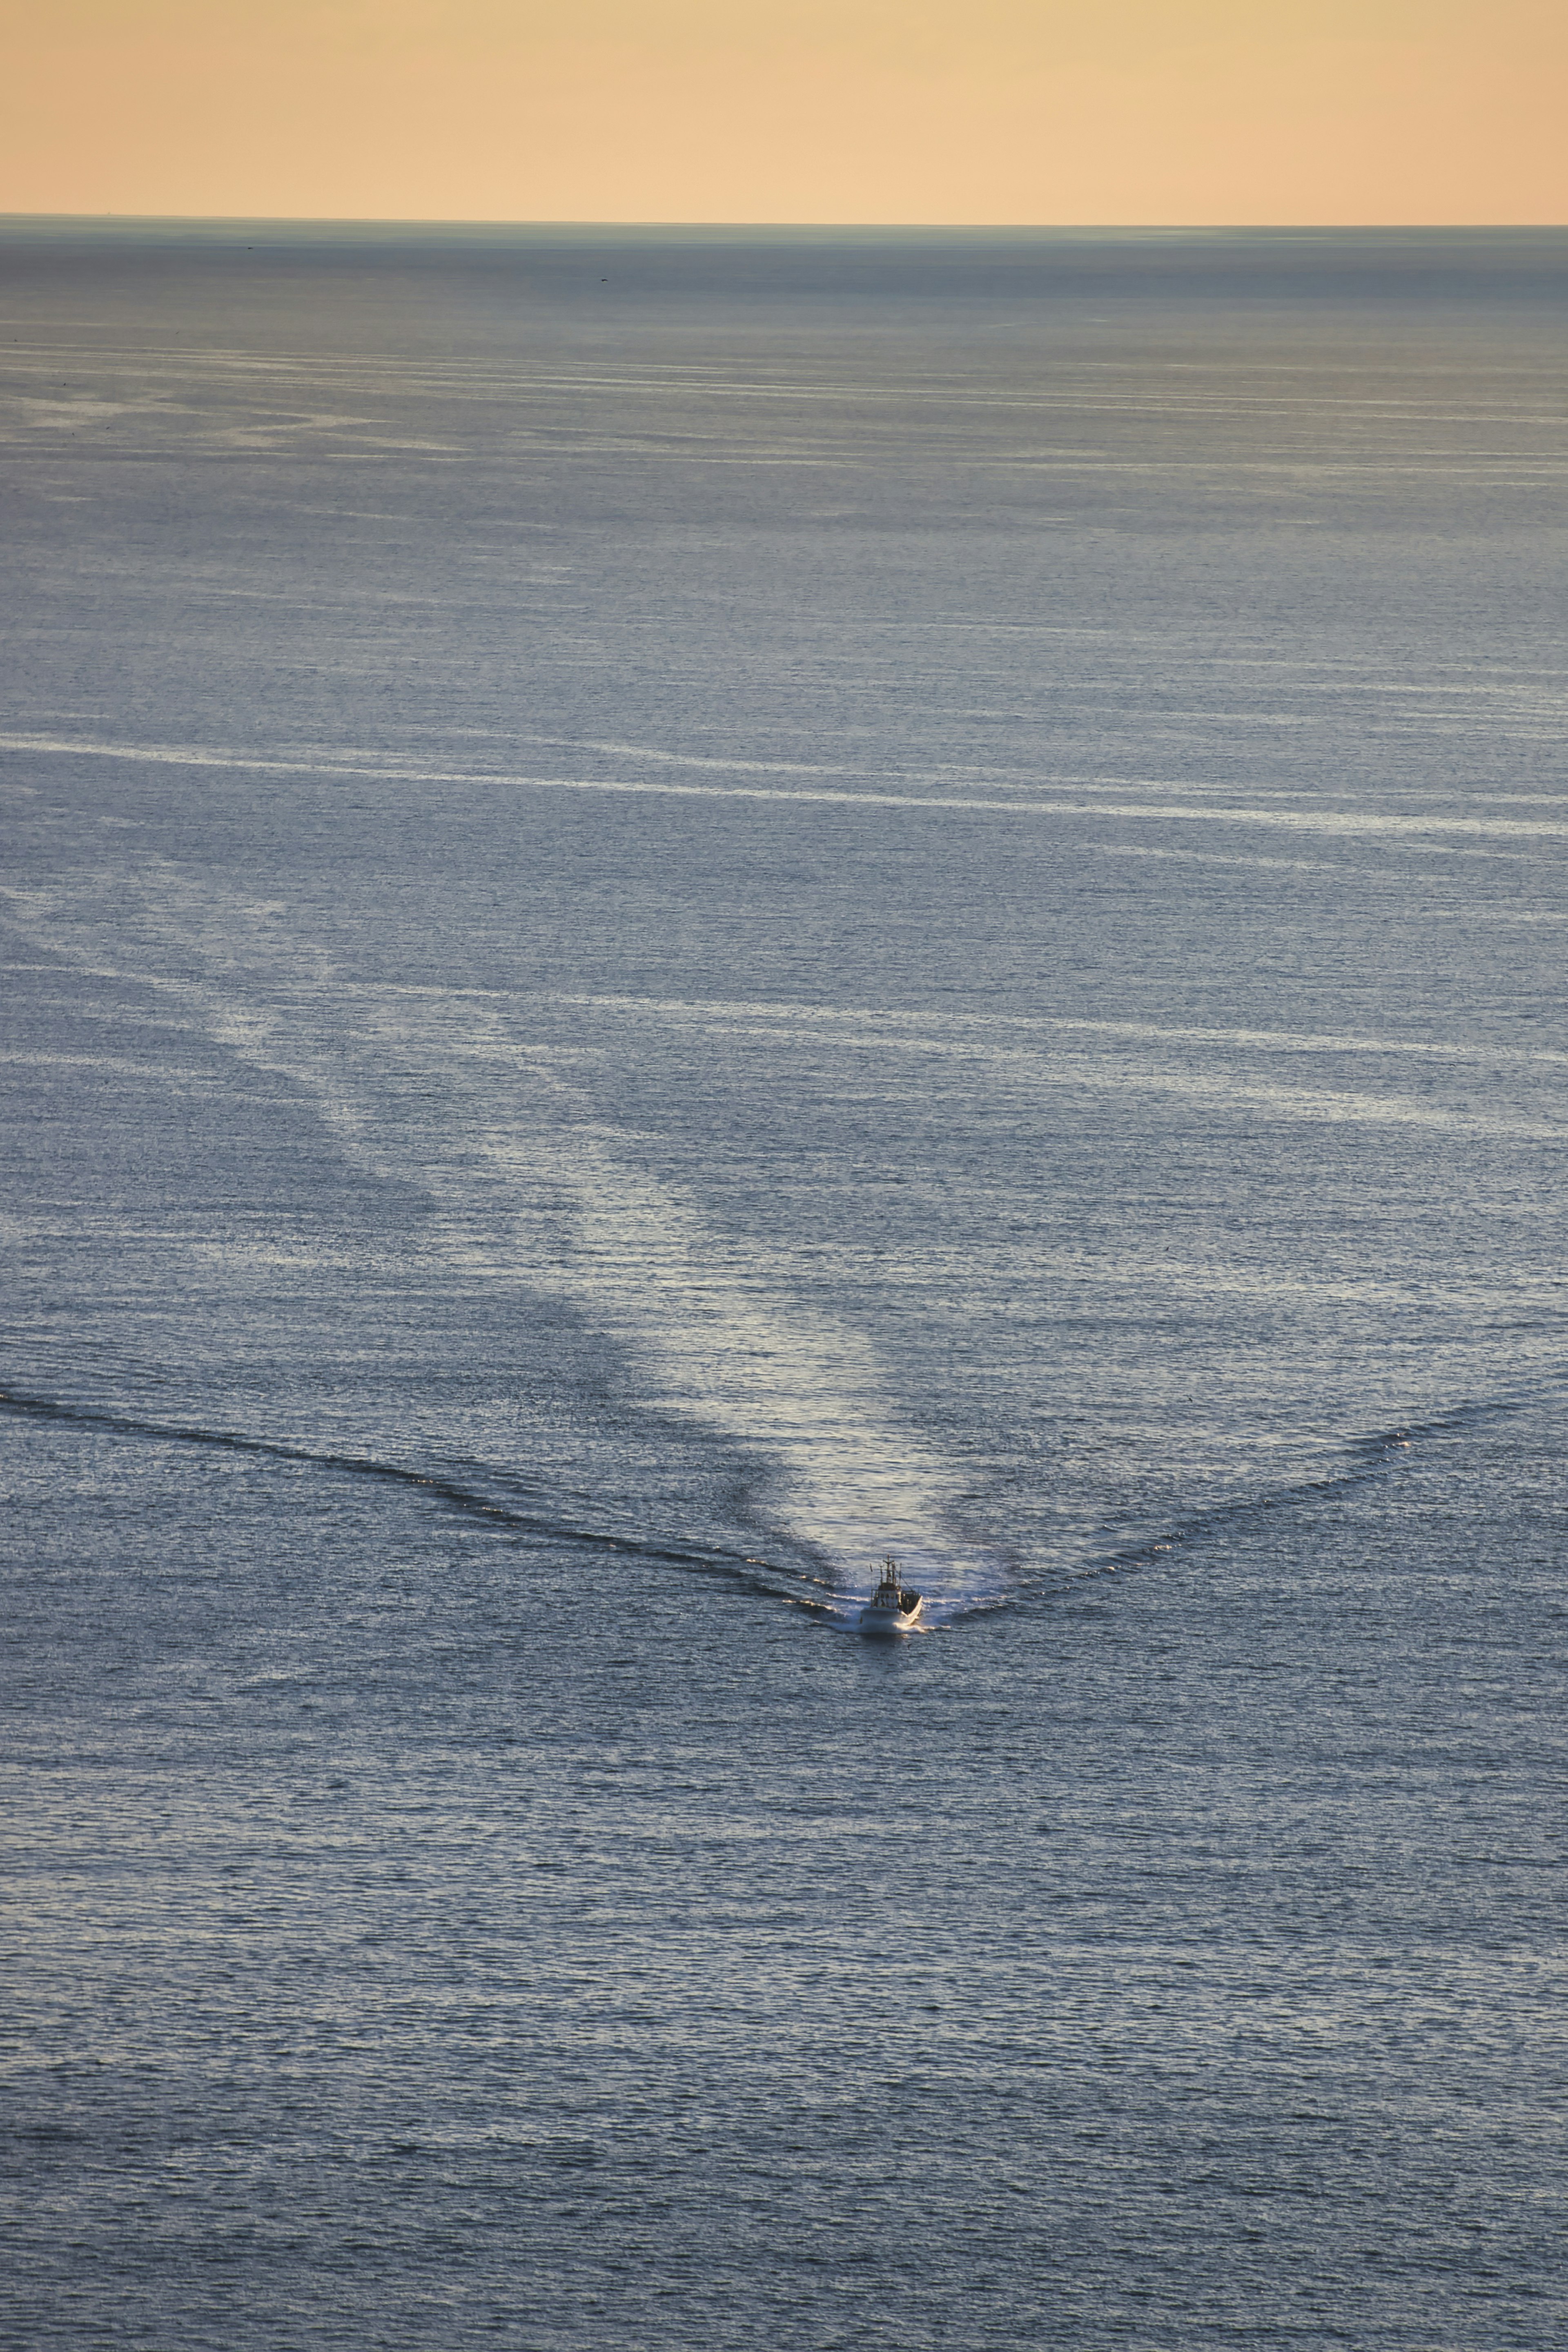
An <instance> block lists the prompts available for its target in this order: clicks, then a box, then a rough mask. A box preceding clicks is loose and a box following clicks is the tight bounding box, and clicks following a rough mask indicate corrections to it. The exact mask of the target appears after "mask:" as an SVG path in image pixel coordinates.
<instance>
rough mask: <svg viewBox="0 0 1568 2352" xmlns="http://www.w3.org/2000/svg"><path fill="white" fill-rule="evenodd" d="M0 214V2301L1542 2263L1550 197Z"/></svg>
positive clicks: (1555, 604) (570, 2346)
mask: <svg viewBox="0 0 1568 2352" xmlns="http://www.w3.org/2000/svg"><path fill="white" fill-rule="evenodd" d="M0 281H3V285H0V364H3V370H4V373H5V378H6V388H7V401H6V408H5V427H4V442H3V466H4V484H5V514H6V518H7V526H6V530H5V566H6V572H7V578H8V582H9V586H8V592H7V594H6V598H5V613H6V616H7V617H6V625H5V647H6V661H5V675H6V681H7V691H6V695H5V709H4V714H3V719H0V795H3V805H4V842H5V856H4V876H3V881H4V897H3V898H0V911H3V912H4V917H5V935H4V943H3V944H4V957H5V1049H4V1050H5V1079H6V1097H7V1106H8V1111H7V1118H6V1120H5V1142H4V1149H5V1186H4V1192H3V1194H0V1238H3V1240H4V1244H5V1305H4V1310H3V1346H0V1442H3V1446H4V1465H5V1520H4V1527H5V1535H4V1555H5V1564H6V1580H5V1591H6V1597H7V1598H6V1634H5V1653H4V1669H3V1673H4V1688H5V1708H4V1718H3V1719H4V1764H5V1787H6V1790H7V1794H6V1799H5V1821H6V1830H5V1849H6V1854H7V1865H6V1866H7V1877H8V1897H7V1917H8V1929H7V1950H8V1958H7V1962H6V1972H5V1983H6V1994H5V2008H4V2016H3V2025H0V2035H3V2041H4V2048H5V2062H4V2063H5V2085H6V2091H5V2113H6V2116H7V2118H8V2120H7V2122H6V2124H5V2134H4V2148H5V2190H4V2198H5V2215H6V2219H5V2238H6V2242H7V2244H8V2248H9V2252H8V2255H7V2258H6V2262H5V2273H4V2278H3V2280H0V2326H3V2328H4V2331H5V2335H6V2340H7V2341H10V2342H13V2343H15V2344H16V2345H17V2346H18V2347H28V2352H33V2347H40V2352H41V2347H98V2346H114V2347H147V2352H193V2347H214V2352H264V2348H265V2352H327V2347H353V2352H369V2347H386V2352H414V2348H415V2347H419V2348H420V2352H448V2347H450V2352H468V2347H478V2346H486V2347H489V2346H497V2347H507V2348H508V2352H590V2347H591V2352H622V2347H623V2348H624V2352H632V2347H637V2352H689V2347H714V2352H753V2347H755V2352H836V2347H884V2346H885V2347H894V2346H896V2347H899V2348H900V2352H912V2347H944V2352H971V2347H975V2352H977V2347H1035V2346H1040V2347H1061V2352H1101V2347H1149V2352H1154V2348H1155V2347H1157V2352H1217V2347H1254V2346H1257V2347H1264V2346H1269V2347H1272V2346H1281V2347H1292V2352H1318V2347H1331V2346H1346V2345H1348V2346H1353V2347H1358V2352H1396V2347H1398V2352H1483V2347H1484V2348H1485V2352H1501V2347H1517V2352H1543V2347H1546V2346H1548V2345H1550V2344H1552V2343H1554V2342H1557V2341H1560V2340H1562V2338H1563V2335H1564V2332H1565V2330H1568V2285H1565V2281H1564V2269H1563V2242H1564V2236H1565V2233H1568V2213H1565V2210H1564V2206H1565V2201H1568V2200H1565V2197H1564V2189H1565V2178H1568V2168H1565V2166H1564V2148H1563V2115H1564V2111H1565V2103H1568V2063H1565V2047H1564V2045H1565V2038H1568V2037H1565V2032H1564V2019H1565V2008H1564V2000H1563V1995H1564V1978H1565V1973H1568V1971H1565V1968H1564V1923H1565V1910H1564V1902H1563V1853H1564V1834H1563V1789H1564V1764H1565V1761H1568V1756H1565V1750H1568V1730H1565V1715H1564V1705H1563V1701H1564V1688H1563V1684H1564V1673H1563V1669H1564V1658H1565V1650H1568V1641H1565V1632H1568V1617H1565V1608H1564V1586H1563V1543H1564V1503H1565V1500H1568V1491H1565V1490H1568V1476H1565V1472H1564V1467H1563V1453H1564V1448H1563V1403H1564V1396H1565V1372H1568V1356H1565V1348H1564V1338H1565V1309H1568V1296H1565V1288H1564V1267H1565V1258H1568V1249H1565V1242H1568V1234H1565V1230H1564V1223H1565V1220H1564V1192H1563V1142H1564V1139H1565V1137H1568V1115H1565V1102H1564V1083H1563V1082H1564V1077H1565V1075H1568V1039H1565V1037H1564V1034H1563V1021H1562V1017H1561V1015H1562V1003H1563V984H1562V974H1563V950H1564V946H1565V943H1568V942H1565V938H1564V931H1563V922H1564V917H1565V913H1568V901H1565V898H1564V894H1563V887H1562V873H1563V853H1564V847H1565V845H1568V787H1565V786H1564V782H1563V768H1562V761H1561V745H1562V740H1563V714H1564V684H1565V677H1568V663H1565V661H1564V656H1563V636H1562V580H1563V521H1564V514H1563V487H1564V478H1565V475H1568V440H1565V436H1564V412H1563V362H1564V335H1563V297H1564V294H1565V292H1568V232H1563V231H1538V232H1527V231H1517V232H1500V231H1489V232H1484V233H1483V232H1479V231H1478V232H1473V233H1465V232H1458V231H1451V232H1450V231H1435V230H1434V231H1422V232H1400V233H1396V232H1373V231H1364V232H1359V233H1354V234H1352V233H1348V232H1334V233H1322V234H1309V233H1306V232H1294V233H1285V232H1280V233H1264V232H1257V233H1251V234H1240V233H1219V232H1214V233H1208V234H1198V233H1191V234H1163V235H1156V234H1154V233H1147V234H1144V233H1133V232H1124V233H1104V234H1100V235H1091V234H1088V233H1071V234H1070V233H1061V234H1060V235H1054V236H1053V235H1050V234H1046V233H1044V232H1040V233H1025V232H1021V231H1019V232H1013V233H1000V232H998V233H996V234H994V235H993V234H982V233H979V232H971V233H963V234H958V233H951V234H943V233H939V232H935V231H933V232H907V233H894V232H871V231H864V232H844V233H829V232H809V231H799V232H790V231H782V230H780V231H774V232H765V231H755V232H742V231H736V232H723V231H706V232H704V231H690V232H676V231H659V230H645V231H635V230H626V231H612V230H588V229H582V230H571V229H553V230H551V229H540V230H533V231H526V230H516V231H509V230H500V229H495V230H481V229H476V230H471V231H464V230H459V229H450V230H428V229H425V230H422V229H418V228H397V227H395V226H394V227H387V228H380V229H375V228H361V229H353V228H333V227H312V226H308V225H294V226H288V225H285V226H278V225H267V224H262V225H257V224H245V223H232V224H221V223H220V224H207V225H180V224H161V225H160V224H138V223H133V222H131V223H118V224H100V225H96V226H95V225H91V224H80V223H76V224H73V223H68V222H58V223H37V222H35V223H27V222H12V223H10V224H8V225H4V226H3V227H0ZM888 1554H892V1555H894V1556H895V1557H896V1559H898V1561H899V1562H900V1564H901V1567H902V1570H903V1573H904V1579H905V1580H906V1582H909V1583H912V1584H914V1585H915V1586H916V1587H917V1588H918V1589H919V1591H921V1592H922V1593H923V1594H924V1595H925V1604H924V1607H923V1611H922V1615H921V1621H920V1625H919V1627H918V1629H917V1630H916V1631H915V1632H914V1633H911V1634H910V1635H908V1636H907V1637H906V1638H904V1639H902V1640H898V1641H894V1642H891V1643H874V1642H870V1641H867V1640H865V1639H863V1638H862V1637H861V1635H860V1633H859V1632H858V1627H857V1616H858V1610H859V1608H860V1606H861V1604H862V1602H863V1601H864V1600H865V1598H866V1596H867V1594H868V1592H869V1591H870V1588H871V1586H872V1585H873V1582H874V1580H875V1577H876V1572H877V1567H878V1563H879V1561H880V1560H881V1559H882V1558H883V1556H884V1555H888Z"/></svg>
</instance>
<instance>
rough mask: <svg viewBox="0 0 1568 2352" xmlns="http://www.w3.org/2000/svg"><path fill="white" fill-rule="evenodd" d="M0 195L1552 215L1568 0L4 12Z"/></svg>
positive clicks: (109, 203)
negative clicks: (1483, 3) (1479, 3)
mask: <svg viewBox="0 0 1568 2352" xmlns="http://www.w3.org/2000/svg"><path fill="white" fill-rule="evenodd" d="M0 36H3V39H4V56H5V75H4V78H3V82H0V211H5V212H51V213H58V212H65V213H141V214H183V215H193V214H194V215H201V214H207V215H213V214H216V215H248V216H251V217H257V216H264V215H266V216H275V217H276V216H289V215H292V216H304V217H316V218H322V217H329V218H340V219H341V218H361V219H377V218H383V219H384V218H392V219H434V220H618V221H648V220H671V221H675V220H679V221H800V222H826V221H844V222H851V221H863V222H921V221H930V222H938V221H940V222H954V223H964V222H1039V223H1051V224H1062V225H1067V224H1086V223H1107V224H1109V223H1142V222H1148V223H1183V222H1193V223H1246V222H1256V223H1282V224H1298V223H1314V222H1322V223H1354V222H1388V223H1411V222H1437V223H1443V222H1474V223H1478V224H1480V223H1506V222H1563V221H1564V220H1568V135H1565V133H1564V130H1563V112H1564V98H1565V96H1568V0H1485V5H1478V0H1354V5H1353V0H250V5H246V0H0Z"/></svg>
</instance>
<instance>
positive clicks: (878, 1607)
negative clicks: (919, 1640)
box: [860, 1559, 921, 1633]
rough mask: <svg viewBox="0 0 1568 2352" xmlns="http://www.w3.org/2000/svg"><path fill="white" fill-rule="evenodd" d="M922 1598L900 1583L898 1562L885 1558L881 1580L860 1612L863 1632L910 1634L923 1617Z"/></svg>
mask: <svg viewBox="0 0 1568 2352" xmlns="http://www.w3.org/2000/svg"><path fill="white" fill-rule="evenodd" d="M920 1606H921V1603H920V1595H919V1593H918V1592H911V1591H907V1590H906V1588H905V1587H904V1585H902V1584H900V1582H899V1580H898V1562H897V1561H896V1560H895V1559H884V1560H883V1564H882V1580H881V1582H880V1583H879V1584H878V1586H877V1588H876V1591H874V1592H873V1594H872V1596H871V1599H870V1600H869V1601H867V1602H866V1605H865V1607H864V1608H863V1609H862V1611H861V1618H860V1624H861V1632H862V1633H908V1631H909V1629H910V1627H911V1626H912V1625H913V1624H914V1622H915V1619H916V1618H917V1617H918V1616H919V1614H920Z"/></svg>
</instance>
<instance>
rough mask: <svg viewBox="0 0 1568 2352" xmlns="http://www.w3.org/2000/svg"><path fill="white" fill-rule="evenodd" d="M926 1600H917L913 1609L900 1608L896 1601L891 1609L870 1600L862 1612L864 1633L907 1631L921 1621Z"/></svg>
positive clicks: (862, 1630)
mask: <svg viewBox="0 0 1568 2352" xmlns="http://www.w3.org/2000/svg"><path fill="white" fill-rule="evenodd" d="M924 1607H925V1603H924V1601H916V1602H915V1606H914V1608H913V1609H900V1608H899V1607H898V1605H897V1603H896V1602H895V1603H894V1606H893V1607H892V1608H891V1609H883V1608H879V1607H878V1606H877V1604H876V1602H875V1601H867V1603H866V1605H865V1607H864V1608H863V1609H862V1611H861V1613H860V1629H861V1632H862V1633H909V1632H911V1631H912V1630H913V1628H914V1627H915V1625H916V1624H917V1623H918V1622H919V1619H920V1612H921V1610H922V1609H923V1608H924Z"/></svg>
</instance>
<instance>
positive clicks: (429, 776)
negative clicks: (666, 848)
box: [0, 734, 1568, 842]
mask: <svg viewBox="0 0 1568 2352" xmlns="http://www.w3.org/2000/svg"><path fill="white" fill-rule="evenodd" d="M0 751H29V752H32V753H34V754H36V755H45V756H48V757H52V758H53V757H59V758H71V759H104V760H124V761H131V762H134V763H140V764H143V765H152V766H162V767H184V768H214V769H234V770H243V771H244V772H246V773H247V774H252V775H278V776H320V777H324V778H327V779H329V780H335V781H339V782H361V783H420V784H446V785H471V786H473V787H474V788H476V790H481V791H487V792H494V791H496V790H497V789H501V788H507V789H511V790H514V791H519V792H556V793H610V794H621V795H623V796H626V797H630V798H638V797H642V798H653V799H664V800H731V801H774V802H779V801H782V802H799V803H802V804H808V805H810V804H821V803H832V804H834V805H836V806H840V807H847V808H867V809H930V810H943V809H954V810H957V811H959V812H961V813H962V814H965V815H974V814H987V813H989V814H995V815H1004V816H1032V817H1040V816H1082V817H1118V818H1126V819H1128V820H1130V821H1133V822H1147V821H1151V820H1153V821H1155V822H1158V823H1160V824H1230V825H1256V826H1260V827H1264V828H1268V829H1273V830H1278V831H1283V832H1290V833H1304V834H1321V835H1330V836H1342V837H1344V838H1346V839H1356V838H1363V837H1371V838H1386V839H1390V840H1406V841H1415V842H1420V841H1426V840H1429V839H1431V838H1432V837H1433V836H1435V835H1436V836H1448V837H1451V838H1453V839H1455V840H1459V841H1466V840H1471V839H1475V840H1489V839H1498V840H1521V841H1542V840H1552V841H1560V840H1568V820H1553V819H1551V818H1544V817H1542V818H1529V817H1492V816H1403V815H1400V814H1398V813H1397V812H1396V811H1387V810H1378V809H1321V810H1312V809H1279V808H1267V807H1260V806H1259V805H1258V804H1257V803H1253V802H1222V803H1215V804H1213V805H1195V804H1194V803H1192V802H1190V801H1176V800H1168V801H1109V800H1099V801H1069V800H1041V799H1029V800H1022V799H1018V798H1010V799H1002V798H999V797H995V796H988V795H983V794H979V793H908V792H905V793H890V792H847V791H843V790H840V789H834V788H830V787H828V786H825V785H817V784H800V785H769V784H716V783H701V784H696V783H677V782H674V781H673V780H672V779H669V778H667V777H658V778H652V777H640V778H636V779H633V780H628V779H625V778H621V777H606V776H540V775H528V774H521V773H512V772H502V771H499V770H497V771H494V772H492V771H489V770H485V769H472V768H423V767H420V768H416V767H413V766H411V765H410V764H408V763H407V762H402V763H399V764H394V765H391V766H388V765H385V764H381V763H375V764H371V763H367V762H362V761H354V760H341V759H334V760H319V759H315V760H312V759H293V760H289V759H277V758H269V757H267V756H266V755H264V754H262V753H260V752H246V751H234V750H232V749H207V748H204V747H203V746H200V745H188V744H146V743H123V742H109V741H104V740H96V739H89V738H87V737H81V738H71V737H66V736H54V735H31V734H26V735H25V734H0Z"/></svg>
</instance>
